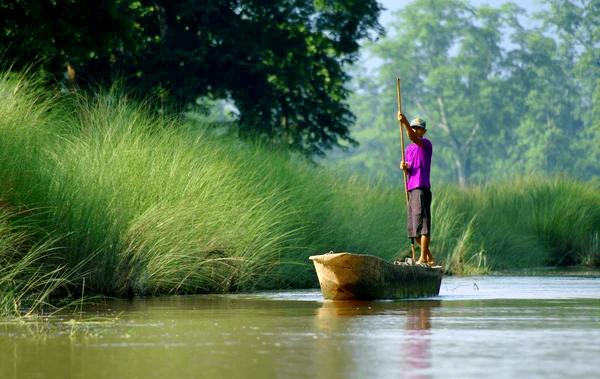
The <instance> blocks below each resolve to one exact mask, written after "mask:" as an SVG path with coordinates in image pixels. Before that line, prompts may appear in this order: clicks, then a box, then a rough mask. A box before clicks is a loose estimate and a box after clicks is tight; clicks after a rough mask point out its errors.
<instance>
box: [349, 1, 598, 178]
mask: <svg viewBox="0 0 600 379" xmlns="http://www.w3.org/2000/svg"><path fill="white" fill-rule="evenodd" d="M599 7H600V2H598V0H585V1H584V0H580V1H567V2H562V1H554V0H550V1H548V8H547V10H545V11H544V12H542V13H541V14H540V15H537V16H536V17H537V19H538V20H541V21H542V23H537V24H536V23H529V22H527V23H526V24H525V25H527V27H523V26H522V25H521V23H520V19H521V16H522V15H523V14H524V11H523V10H522V9H520V8H518V7H516V6H515V5H513V4H505V5H503V6H502V7H499V8H490V7H472V6H470V5H469V4H468V3H466V2H465V1H459V0H440V1H435V2H434V1H429V0H417V1H414V2H413V3H411V4H409V5H408V6H406V7H405V8H404V9H402V10H401V11H399V12H398V13H397V19H396V21H395V22H394V23H393V24H392V25H391V27H392V30H393V32H392V33H389V34H388V37H386V38H384V39H382V40H381V41H379V42H378V43H373V44H371V45H370V47H369V50H370V51H371V53H372V54H373V55H375V56H376V57H378V58H380V59H381V60H382V62H383V64H382V65H381V66H380V68H379V69H378V72H377V74H376V75H372V74H369V73H367V74H362V75H360V74H359V75H358V77H357V79H356V80H355V81H354V85H355V87H356V90H355V94H354V95H353V96H352V97H351V99H350V104H351V105H352V110H353V111H354V112H355V113H356V115H357V123H356V125H355V127H354V128H353V132H354V134H353V135H354V136H355V137H356V138H357V140H358V141H360V143H361V146H359V147H358V148H356V149H351V150H350V152H349V153H347V154H345V155H344V158H345V162H346V164H347V165H351V166H353V168H359V169H362V170H364V171H368V172H370V173H373V172H377V174H376V175H377V176H380V175H382V173H383V174H384V175H386V176H389V174H390V172H393V173H396V174H395V176H394V179H396V180H401V176H400V171H399V170H398V169H397V168H396V167H397V163H398V161H399V159H400V152H399V149H398V139H399V138H398V130H397V122H396V121H395V116H394V113H395V108H396V105H395V81H394V79H395V77H396V76H398V75H399V76H400V77H401V79H402V92H403V100H404V104H405V112H406V113H407V114H408V115H409V116H417V115H420V116H422V117H424V118H426V119H427V121H428V124H429V125H430V126H431V128H430V131H429V132H428V133H429V134H430V135H431V137H432V139H433V140H434V157H435V158H434V160H433V168H432V176H433V177H434V181H436V182H438V181H457V182H459V183H461V184H463V185H464V184H467V183H469V182H483V181H487V180H489V179H493V178H503V177H507V176H513V175H520V176H522V175H528V174H537V175H543V174H563V173H567V174H569V175H573V176H577V177H580V178H582V179H589V178H592V177H596V178H598V177H600V168H599V166H598V164H597V162H598V161H599V160H600V121H599V115H600V112H599V111H598V110H599V109H600V89H599V88H600V86H599V83H600V79H599V78H600V75H599V70H600V63H599V62H600V51H599V49H600V47H599V46H598V43H597V41H598V40H599V39H598V33H600V32H599V31H598V30H599V27H598V25H600V20H599V19H598V18H599V17H600V16H599V15H600V12H599V9H598V8H599ZM517 16H519V17H517ZM525 20H526V21H528V20H527V19H525ZM356 70H357V71H359V72H360V71H363V72H366V71H365V70H364V69H361V68H357V69H356Z"/></svg>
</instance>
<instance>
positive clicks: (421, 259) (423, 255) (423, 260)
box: [415, 235, 427, 264]
mask: <svg viewBox="0 0 600 379" xmlns="http://www.w3.org/2000/svg"><path fill="white" fill-rule="evenodd" d="M423 237H425V236H423V235H421V236H419V237H416V238H415V241H416V242H417V245H419V251H420V252H421V254H420V256H419V259H418V260H417V263H418V264H420V263H427V254H426V253H425V251H424V250H423Z"/></svg>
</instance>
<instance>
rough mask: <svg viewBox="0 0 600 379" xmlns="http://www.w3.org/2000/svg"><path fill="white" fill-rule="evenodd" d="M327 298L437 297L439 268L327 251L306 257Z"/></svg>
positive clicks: (440, 271)
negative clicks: (310, 261) (313, 267)
mask: <svg viewBox="0 0 600 379" xmlns="http://www.w3.org/2000/svg"><path fill="white" fill-rule="evenodd" d="M309 259H310V260H312V261H313V263H314V265H315V270H316V271H317V276H318V277H319V284H320V286H321V292H322V293H323V297H324V298H325V299H327V300H375V299H406V298H417V297H430V296H437V295H438V294H439V293H440V286H441V284H442V267H440V266H437V267H429V266H424V265H423V266H421V265H409V264H394V263H390V262H387V261H385V260H383V259H381V258H379V257H376V256H374V255H367V254H351V253H328V254H323V255H313V256H311V257H309Z"/></svg>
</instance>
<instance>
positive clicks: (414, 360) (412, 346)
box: [315, 300, 441, 379]
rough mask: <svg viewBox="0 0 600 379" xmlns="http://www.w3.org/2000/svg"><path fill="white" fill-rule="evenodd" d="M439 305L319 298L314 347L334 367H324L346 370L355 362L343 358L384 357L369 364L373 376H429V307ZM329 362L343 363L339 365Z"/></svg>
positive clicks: (358, 362)
mask: <svg viewBox="0 0 600 379" xmlns="http://www.w3.org/2000/svg"><path fill="white" fill-rule="evenodd" d="M440 306H441V301H439V300H418V301H415V300H410V301H393V302H384V301H325V302H324V303H323V304H322V306H321V307H320V308H318V310H317V312H316V315H315V316H316V317H315V322H316V324H317V325H316V326H317V330H319V331H320V332H321V333H323V336H324V337H326V338H319V342H318V343H317V345H318V346H317V350H319V351H321V352H323V353H326V354H325V356H327V357H329V359H330V361H329V363H328V364H327V365H326V366H329V365H331V364H333V366H336V368H335V369H334V368H332V367H331V366H329V367H327V369H326V370H328V371H329V372H331V373H334V372H335V370H341V371H342V372H346V374H348V375H351V374H352V372H353V370H354V369H357V367H354V368H353V367H352V365H348V362H354V363H355V364H357V365H358V364H360V362H361V361H363V362H364V361H370V362H373V361H381V358H382V357H385V359H384V362H385V363H384V364H383V365H379V366H377V367H373V370H374V371H375V372H373V377H379V376H385V377H388V376H396V375H400V376H401V377H406V378H415V379H417V378H418V379H424V378H429V377H430V376H431V375H432V372H431V331H430V329H431V327H432V312H433V313H434V314H435V308H438V307H440ZM374 323H375V324H377V325H378V327H377V328H375V329H373V324H374ZM335 362H339V363H340V366H342V362H345V365H344V366H345V367H343V368H342V367H340V366H338V365H337V364H336V363H335ZM320 366H321V365H320ZM323 368H324V367H322V366H321V369H323ZM338 374H339V371H338Z"/></svg>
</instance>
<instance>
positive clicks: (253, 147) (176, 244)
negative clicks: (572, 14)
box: [0, 74, 600, 303]
mask: <svg viewBox="0 0 600 379" xmlns="http://www.w3.org/2000/svg"><path fill="white" fill-rule="evenodd" d="M42 88H43V87H42V86H41V85H40V83H39V81H36V79H35V76H34V78H33V79H32V78H31V75H18V74H4V75H3V76H1V77H0V94H2V96H3V99H4V100H3V102H2V103H0V198H3V199H5V203H6V205H7V206H10V207H11V208H13V209H16V210H17V213H18V214H23V215H27V216H26V218H27V220H29V221H28V222H30V223H31V224H32V225H35V227H34V228H32V229H31V231H30V232H28V233H27V237H26V240H27V241H28V242H27V243H28V244H29V245H30V246H43V248H41V247H40V248H36V249H34V250H33V251H35V252H36V253H35V254H37V255H35V257H36V258H35V259H32V260H30V261H27V262H32V263H31V265H30V266H28V267H30V268H31V269H36V268H40V267H44V269H43V270H42V269H40V270H41V271H39V272H40V273H42V272H44V273H47V272H50V273H56V271H54V270H58V269H59V268H60V269H63V268H64V269H67V270H70V271H69V272H70V273H71V275H73V276H74V277H78V278H80V279H83V278H85V283H86V285H85V286H86V293H108V294H117V295H124V294H132V293H135V294H156V293H186V292H229V291H241V290H243V291H246V290H252V289H257V288H283V287H306V286H315V285H316V284H317V282H316V276H315V274H314V270H313V268H312V266H311V263H310V262H309V261H308V259H307V258H308V256H309V255H312V254H319V253H324V252H327V251H330V250H334V251H350V252H357V253H370V254H375V255H378V256H381V257H383V258H386V259H392V258H394V257H396V256H398V255H406V253H407V251H408V250H409V241H408V239H407V238H406V237H405V236H406V231H405V230H406V227H405V226H406V224H405V218H406V215H405V206H404V195H403V192H402V186H401V185H400V186H390V185H387V184H384V183H368V182H366V181H364V180H361V179H359V178H356V177H349V176H347V175H344V174H342V173H334V172H331V171H329V170H327V169H325V168H322V167H317V166H315V165H313V164H311V163H308V162H306V161H305V160H304V159H302V158H301V157H298V156H295V155H293V154H291V153H288V152H285V151H280V150H277V149H274V148H271V147H270V146H268V145H266V144H265V143H262V144H261V143H249V142H242V141H239V140H236V139H233V138H231V137H223V136H221V137H218V136H215V135H214V133H211V131H210V129H209V128H205V127H201V126H197V125H189V124H187V123H186V121H185V120H180V119H176V118H167V117H164V116H160V115H157V114H155V113H153V112H152V108H151V107H150V106H147V105H145V104H143V103H139V102H134V101H131V100H130V99H128V98H127V96H125V95H123V94H122V93H121V92H119V91H117V90H115V89H111V90H108V91H103V92H99V93H97V94H94V95H85V94H75V95H73V94H69V95H66V96H64V97H61V96H58V95H53V94H49V93H48V92H47V91H45V90H43V89H42ZM575 194H576V196H575ZM599 210H600V206H599V196H598V192H597V189H596V188H595V187H592V186H591V185H587V184H585V183H579V182H572V181H570V180H567V179H529V180H521V181H519V180H516V181H511V182H506V183H494V184H490V185H487V186H481V187H472V188H467V189H459V188H457V187H451V186H448V187H441V186H439V188H438V187H434V204H433V236H432V244H431V248H432V251H433V253H434V256H435V258H436V259H437V261H438V262H440V263H442V264H443V265H445V266H446V269H447V272H449V273H454V274H474V273H485V272H488V271H489V270H493V269H497V268H511V267H536V266H543V265H557V264H558V265H566V264H573V263H575V264H577V263H588V264H591V263H593V262H594V261H593V259H594V258H593V257H594V254H596V253H595V252H597V246H598V243H597V232H598V230H599V225H600V214H599V212H600V211H599ZM23 217H24V216H23ZM17 218H19V217H17ZM594 233H596V234H594ZM594 235H595V236H596V237H594ZM48 236H50V237H52V238H49V237H48ZM594 238H595V239H594ZM48 240H52V241H53V242H51V243H49V242H44V241H48ZM48 244H49V245H48ZM12 245H14V243H13V244H12ZM12 245H11V246H12ZM21 245H22V244H21ZM594 246H595V247H594ZM49 248H51V249H53V250H52V251H53V254H52V257H47V256H46V255H45V254H44V253H41V252H38V251H47V250H48V249H49ZM40 249H41V250H40ZM20 250H23V251H29V250H28V249H23V248H20ZM15 262H16V261H15ZM22 272H26V271H23V270H22ZM52 275H55V274H52ZM80 282H81V283H83V280H79V279H78V280H75V281H71V283H72V284H71V287H70V289H71V290H73V289H75V290H77V289H78V288H79V287H81V285H79V284H73V283H80ZM79 289H81V288H79ZM13 303H14V302H13Z"/></svg>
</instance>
